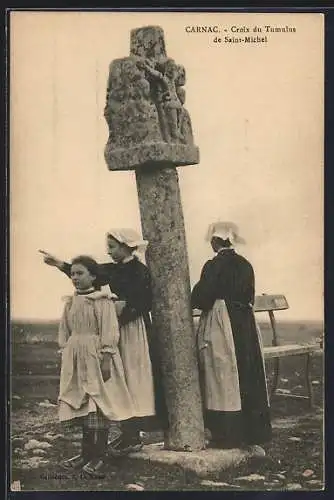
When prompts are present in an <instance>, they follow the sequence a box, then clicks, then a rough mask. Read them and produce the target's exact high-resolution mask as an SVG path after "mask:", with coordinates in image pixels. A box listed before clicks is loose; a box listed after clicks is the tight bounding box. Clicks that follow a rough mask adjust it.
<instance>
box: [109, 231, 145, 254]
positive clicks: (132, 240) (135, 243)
mask: <svg viewBox="0 0 334 500" xmlns="http://www.w3.org/2000/svg"><path fill="white" fill-rule="evenodd" d="M108 236H111V237H112V238H114V239H115V240H117V241H118V242H119V243H124V244H125V245H127V246H128V247H130V248H136V247H137V248H138V250H145V249H146V247H147V245H148V241H146V240H143V239H142V238H140V236H139V234H138V233H137V232H136V231H135V230H134V229H130V228H115V229H110V231H108V232H107V237H108Z"/></svg>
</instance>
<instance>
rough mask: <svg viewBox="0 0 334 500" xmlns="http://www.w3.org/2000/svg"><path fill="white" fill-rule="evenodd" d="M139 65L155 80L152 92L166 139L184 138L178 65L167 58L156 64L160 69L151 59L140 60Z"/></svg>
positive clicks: (170, 140)
mask: <svg viewBox="0 0 334 500" xmlns="http://www.w3.org/2000/svg"><path fill="white" fill-rule="evenodd" d="M137 65H138V67H139V68H140V69H143V70H144V71H145V73H146V74H147V78H148V79H149V80H151V81H152V80H153V85H152V87H153V89H154V88H155V92H152V93H153V95H154V97H155V99H156V105H157V109H158V113H159V117H160V122H161V128H162V132H163V135H164V139H165V141H167V142H173V141H174V142H177V141H178V140H179V139H182V136H181V133H180V131H179V121H178V117H179V114H180V111H181V109H182V103H181V101H180V99H179V97H178V95H177V87H176V78H177V67H176V65H175V63H174V61H172V60H171V59H167V61H166V62H165V63H164V64H159V63H158V64H157V65H156V66H158V67H160V68H161V70H160V71H159V70H158V69H156V68H155V67H153V66H152V65H151V63H150V61H149V60H144V61H138V63H137ZM154 83H155V85H154Z"/></svg>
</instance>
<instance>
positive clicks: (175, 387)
mask: <svg viewBox="0 0 334 500" xmlns="http://www.w3.org/2000/svg"><path fill="white" fill-rule="evenodd" d="M136 180H137V189H138V195H139V206H140V213H141V220H142V227H143V234H144V237H145V238H146V239H148V241H149V246H148V250H147V262H148V265H149V268H150V272H151V276H152V286H153V306H152V318H153V322H154V329H155V331H156V332H158V339H159V343H160V352H161V358H162V371H163V377H164V378H163V381H164V387H165V393H166V402H167V407H168V413H169V422H170V432H169V434H168V436H166V441H167V442H166V446H167V447H169V448H171V449H174V450H187V449H189V450H193V449H202V448H203V447H204V425H203V416H202V406H201V395H200V389H199V375H198V369H197V357H196V346H195V335H194V332H193V322H192V311H191V304H190V280H189V267H188V256H187V251H186V248H187V247H186V239H185V230H184V220H183V212H182V206H181V200H180V191H179V184H178V174H177V171H176V167H174V166H172V165H171V166H169V167H167V168H164V169H156V168H155V165H153V166H143V167H142V168H140V169H138V170H136Z"/></svg>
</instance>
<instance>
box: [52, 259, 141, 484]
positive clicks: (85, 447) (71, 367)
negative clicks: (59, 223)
mask: <svg viewBox="0 0 334 500" xmlns="http://www.w3.org/2000/svg"><path fill="white" fill-rule="evenodd" d="M69 274H70V277H71V279H72V282H73V285H74V286H75V289H76V291H75V293H74V295H73V296H70V297H68V298H67V299H66V303H65V307H64V312H63V315H62V319H61V322H60V326H59V347H60V350H61V353H62V354H61V355H62V360H61V374H60V390H59V398H58V400H59V419H60V421H61V422H62V423H63V424H64V425H65V427H72V425H75V424H77V425H80V426H81V427H82V452H81V454H80V455H78V456H76V457H73V458H71V459H69V460H66V461H65V462H64V463H63V466H64V467H65V468H67V469H77V468H82V470H83V471H84V472H85V473H86V474H88V475H90V476H92V477H103V476H104V474H103V473H102V472H101V468H102V467H103V457H104V455H105V452H106V447H107V440H108V430H109V427H110V425H111V422H112V421H121V420H125V419H129V418H131V417H132V416H133V414H134V413H133V407H132V400H131V396H130V394H129V392H128V388H127V384H126V380H125V374H124V369H123V364H122V361H121V357H120V353H119V349H118V342H119V327H118V321H117V316H116V310H115V305H114V303H113V301H112V299H111V298H110V297H109V296H108V295H107V294H106V293H103V292H100V291H96V290H95V287H94V284H95V282H96V279H97V276H98V264H97V263H96V262H95V260H93V259H92V258H90V257H88V256H79V257H76V258H75V259H73V260H72V263H71V265H70V266H69Z"/></svg>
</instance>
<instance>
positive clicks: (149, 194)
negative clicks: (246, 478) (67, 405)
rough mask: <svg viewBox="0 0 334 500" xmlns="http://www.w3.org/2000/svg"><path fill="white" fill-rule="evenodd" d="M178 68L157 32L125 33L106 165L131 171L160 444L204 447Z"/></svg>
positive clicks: (113, 83) (187, 151)
mask: <svg viewBox="0 0 334 500" xmlns="http://www.w3.org/2000/svg"><path fill="white" fill-rule="evenodd" d="M184 85H185V69H184V67H183V66H181V65H179V64H176V62H175V61H174V60H173V59H171V58H169V57H167V55H166V48H165V41H164V33H163V30H162V29H161V28H160V27H157V26H147V27H143V28H138V29H134V30H132V31H131V43H130V57H124V58H122V59H116V60H114V61H112V63H111V64H110V67H109V79H108V86H107V102H106V106H105V111H104V116H105V118H106V121H107V123H108V127H109V139H108V142H107V145H106V147H105V159H106V162H107V165H108V168H109V170H133V171H135V174H136V182H137V191H138V197H139V207H140V214H141V222H142V230H143V235H144V237H145V238H146V239H147V240H148V241H149V246H148V250H147V264H148V266H149V269H150V272H151V276H152V288H153V289H152V292H153V305H152V320H153V326H154V332H156V334H157V335H158V341H159V348H160V354H161V359H162V373H163V386H164V389H165V396H166V404H167V409H168V419H169V432H168V434H167V435H166V436H165V447H166V448H169V449H173V450H189V451H191V450H198V449H202V448H203V447H204V425H203V415H202V404H201V396H200V385H199V375H198V364H197V356H196V343H195V335H194V327H193V320H192V310H191V304H190V279H189V265H188V256H187V247H186V237H185V228H184V219H183V211H182V205H181V199H180V190H179V182H178V173H177V169H176V167H179V166H183V165H193V164H197V163H198V162H199V151H198V148H197V147H196V146H195V144H194V140H193V132H192V126H191V120H190V116H189V113H188V111H187V110H186V108H185V107H184V103H185V91H184Z"/></svg>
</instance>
